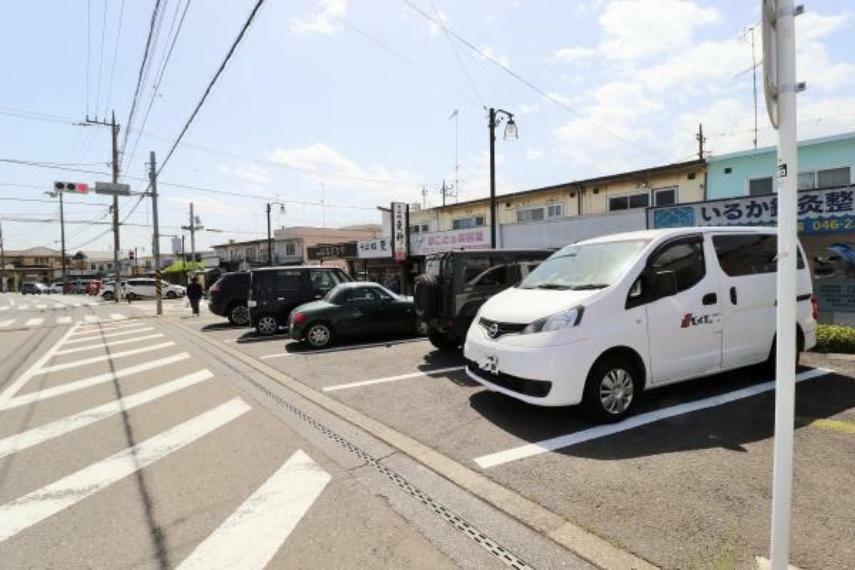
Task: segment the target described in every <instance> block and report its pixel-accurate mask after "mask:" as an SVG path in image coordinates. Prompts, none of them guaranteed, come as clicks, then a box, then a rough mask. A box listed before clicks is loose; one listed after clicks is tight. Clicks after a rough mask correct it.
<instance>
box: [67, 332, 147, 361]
mask: <svg viewBox="0 0 855 570" xmlns="http://www.w3.org/2000/svg"><path fill="white" fill-rule="evenodd" d="M162 336H163V334H162V333H155V334H149V335H145V336H137V337H134V338H126V339H124V340H113V341H110V342H99V343H98V344H87V345H86V346H78V347H75V348H66V349H65V350H60V351H59V352H57V353H56V355H57V356H59V355H61V354H74V353H75V352H85V351H87V350H93V349H95V348H107V347H111V346H121V345H123V344H131V343H133V342H140V341H141V340H151V339H153V338H161V337H162Z"/></svg>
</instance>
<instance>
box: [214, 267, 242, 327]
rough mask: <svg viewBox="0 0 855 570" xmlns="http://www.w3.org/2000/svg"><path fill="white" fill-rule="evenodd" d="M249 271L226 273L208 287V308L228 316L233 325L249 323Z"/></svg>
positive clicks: (215, 312) (216, 313) (222, 315)
mask: <svg viewBox="0 0 855 570" xmlns="http://www.w3.org/2000/svg"><path fill="white" fill-rule="evenodd" d="M248 297H249V272H248V271H242V272H240V273H225V274H223V276H222V277H220V278H219V279H217V281H216V282H214V284H213V285H211V288H210V289H208V309H210V311H211V312H212V313H214V314H215V315H220V316H221V317H227V318H228V319H229V322H230V323H231V324H233V325H237V326H241V327H245V326H247V325H248V324H249V309H248V308H247V306H246V301H247V299H248Z"/></svg>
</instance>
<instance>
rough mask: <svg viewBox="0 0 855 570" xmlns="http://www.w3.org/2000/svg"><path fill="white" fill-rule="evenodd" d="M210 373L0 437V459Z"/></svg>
mask: <svg viewBox="0 0 855 570" xmlns="http://www.w3.org/2000/svg"><path fill="white" fill-rule="evenodd" d="M213 376H214V375H213V374H211V372H210V371H208V370H200V371H198V372H194V373H193V374H188V375H186V376H183V377H181V378H178V379H176V380H172V381H171V382H166V383H164V384H160V385H158V386H155V387H154V388H149V389H148V390H144V391H142V392H137V393H136V394H133V395H131V396H126V397H124V398H119V399H118V400H114V401H112V402H108V403H106V404H104V405H102V406H97V407H95V408H91V409H89V410H84V411H82V412H80V413H77V414H74V415H72V416H68V417H66V418H62V419H61V420H56V421H54V422H50V423H47V424H44V425H41V426H39V427H37V428H33V429H30V430H27V431H25V432H21V433H19V434H16V435H13V436H9V437H6V438H3V439H0V459H2V458H3V457H6V456H7V455H12V454H13V453H17V452H18V451H23V450H24V449H28V448H30V447H34V446H36V445H39V444H40V443H44V442H46V441H48V440H51V439H54V438H56V437H59V436H61V435H65V434H67V433H70V432H72V431H75V430H78V429H81V428H84V427H86V426H88V425H90V424H94V423H95V422H97V421H100V420H103V419H106V418H109V417H111V416H115V415H117V414H120V413H124V412H125V411H127V410H132V409H134V408H136V407H138V406H142V405H144V404H148V403H149V402H153V401H155V400H157V399H158V398H163V397H164V396H168V395H170V394H172V393H174V392H178V391H179V390H183V389H184V388H188V387H190V386H193V385H195V384H198V383H200V382H202V381H204V380H207V379H209V378H212V377H213Z"/></svg>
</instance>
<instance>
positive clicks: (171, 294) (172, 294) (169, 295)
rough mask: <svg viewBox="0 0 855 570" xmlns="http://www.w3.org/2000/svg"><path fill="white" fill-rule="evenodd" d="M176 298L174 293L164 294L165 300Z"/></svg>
mask: <svg viewBox="0 0 855 570" xmlns="http://www.w3.org/2000/svg"><path fill="white" fill-rule="evenodd" d="M177 296H178V294H177V293H176V292H175V291H167V292H166V298H167V299H174V298H175V297H177Z"/></svg>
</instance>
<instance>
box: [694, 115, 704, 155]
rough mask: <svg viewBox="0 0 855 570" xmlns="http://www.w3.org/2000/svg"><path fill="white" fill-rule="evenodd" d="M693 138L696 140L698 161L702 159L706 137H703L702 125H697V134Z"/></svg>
mask: <svg viewBox="0 0 855 570" xmlns="http://www.w3.org/2000/svg"><path fill="white" fill-rule="evenodd" d="M695 138H696V139H698V160H703V159H704V143H705V142H707V139H706V137H704V125H703V123H698V134H696V135H695Z"/></svg>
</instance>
